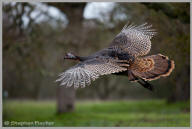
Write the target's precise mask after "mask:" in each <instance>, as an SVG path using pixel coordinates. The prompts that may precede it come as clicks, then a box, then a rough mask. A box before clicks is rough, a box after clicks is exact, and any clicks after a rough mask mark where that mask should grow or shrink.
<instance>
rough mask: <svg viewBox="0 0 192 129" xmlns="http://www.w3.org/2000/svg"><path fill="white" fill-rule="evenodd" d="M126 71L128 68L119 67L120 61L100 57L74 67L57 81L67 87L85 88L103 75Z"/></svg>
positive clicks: (62, 74)
mask: <svg viewBox="0 0 192 129" xmlns="http://www.w3.org/2000/svg"><path fill="white" fill-rule="evenodd" d="M126 70H127V68H124V67H120V66H119V64H118V60H115V59H113V58H110V57H98V58H93V59H90V60H86V61H84V62H81V63H79V64H77V65H75V66H73V67H72V68H70V69H68V70H66V71H65V72H63V73H61V74H60V75H59V76H60V77H59V79H57V80H56V81H61V84H60V85H66V87H71V86H74V88H78V87H85V86H86V85H90V83H91V81H92V80H93V81H94V80H95V79H97V78H98V77H99V76H101V75H107V74H111V73H116V72H121V71H126Z"/></svg>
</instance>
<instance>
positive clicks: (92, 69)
mask: <svg viewBox="0 0 192 129" xmlns="http://www.w3.org/2000/svg"><path fill="white" fill-rule="evenodd" d="M151 27H152V25H147V24H146V23H145V24H142V25H140V26H135V25H133V24H131V25H129V26H128V25H125V27H124V28H123V29H122V31H121V32H120V33H119V34H118V35H117V36H116V37H115V38H114V39H113V40H112V43H111V44H110V46H109V47H108V48H105V49H103V50H100V51H98V52H96V53H94V54H92V55H90V56H87V57H80V56H75V55H73V54H71V53H68V54H67V55H66V56H65V57H64V59H72V60H79V61H80V63H78V64H77V65H75V66H73V67H72V68H70V69H68V70H66V71H65V72H63V73H61V74H60V75H59V76H60V77H59V79H57V80H56V81H61V84H60V85H65V86H66V87H71V86H74V87H75V88H78V87H85V86H86V85H90V84H91V81H92V80H95V79H97V78H98V77H99V76H102V75H108V74H116V75H125V76H127V77H128V80H130V81H137V82H138V83H140V84H141V85H142V86H144V87H145V88H148V89H149V90H152V89H153V88H152V85H151V84H149V83H148V82H147V81H151V80H155V79H158V78H160V77H166V76H168V75H169V74H170V73H171V72H172V71H173V69H174V61H172V60H169V59H168V57H166V56H163V55H161V54H157V55H151V56H146V57H143V56H144V55H146V54H148V53H149V51H150V49H151V41H150V39H151V38H152V37H153V36H154V34H155V33H156V32H155V30H154V29H151Z"/></svg>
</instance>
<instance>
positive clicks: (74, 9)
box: [48, 3, 86, 114]
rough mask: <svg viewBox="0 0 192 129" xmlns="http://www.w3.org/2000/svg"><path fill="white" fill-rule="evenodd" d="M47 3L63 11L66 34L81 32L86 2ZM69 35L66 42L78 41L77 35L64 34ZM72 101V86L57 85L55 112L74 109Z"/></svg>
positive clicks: (73, 90) (73, 98)
mask: <svg viewBox="0 0 192 129" xmlns="http://www.w3.org/2000/svg"><path fill="white" fill-rule="evenodd" d="M48 5H51V6H54V7H56V8H58V9H60V10H61V11H62V12H63V13H65V14H66V15H67V18H68V20H69V24H68V26H67V28H66V29H65V31H66V32H67V33H66V34H69V35H78V34H80V33H81V32H79V31H78V30H82V29H83V26H82V22H83V11H84V8H85V5H86V3H79V4H76V3H65V4H60V3H48ZM66 37H69V39H68V42H71V43H76V42H77V41H79V39H78V37H76V36H74V38H73V36H66ZM74 101H75V89H74V88H72V87H71V88H66V87H57V104H58V105H57V112H58V113H59V114H60V113H63V112H69V111H72V110H73V109H74Z"/></svg>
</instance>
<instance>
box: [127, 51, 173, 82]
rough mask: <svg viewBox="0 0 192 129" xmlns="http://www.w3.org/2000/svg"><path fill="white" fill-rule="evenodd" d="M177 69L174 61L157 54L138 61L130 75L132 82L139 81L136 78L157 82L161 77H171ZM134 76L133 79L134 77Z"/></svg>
mask: <svg viewBox="0 0 192 129" xmlns="http://www.w3.org/2000/svg"><path fill="white" fill-rule="evenodd" d="M174 67H175V64H174V61H172V60H169V59H168V57H166V56H164V55H161V54H157V55H152V56H147V57H144V58H140V59H139V60H137V61H136V62H135V63H134V64H133V66H132V68H131V69H130V70H131V73H130V75H131V76H130V77H129V78H130V81H135V80H138V79H137V78H135V77H134V76H133V75H135V76H136V77H139V78H142V79H144V80H146V81H147V80H149V81H151V80H155V79H158V78H160V77H165V76H169V75H170V73H171V72H172V71H173V69H174ZM132 76H133V77H132Z"/></svg>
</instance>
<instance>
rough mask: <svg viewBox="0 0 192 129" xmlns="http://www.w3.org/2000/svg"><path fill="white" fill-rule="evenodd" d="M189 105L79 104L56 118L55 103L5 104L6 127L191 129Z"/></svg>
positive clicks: (160, 102) (151, 102) (148, 102)
mask: <svg viewBox="0 0 192 129" xmlns="http://www.w3.org/2000/svg"><path fill="white" fill-rule="evenodd" d="M189 110H190V103H189V102H179V103H175V104H167V103H166V102H165V101H164V100H138V101H106V102H103V101H93V102H91V101H87V102H77V103H76V105H75V111H74V112H72V113H65V114H62V115H56V103H55V102H54V101H16V100H15V101H13V100H12V101H10V100H9V101H8V100H7V101H5V102H4V104H3V125H4V126H80V127H82V126H96V127H98V126H161V127H162V126H164V127H165V126H172V127H174V126H190V112H189Z"/></svg>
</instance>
